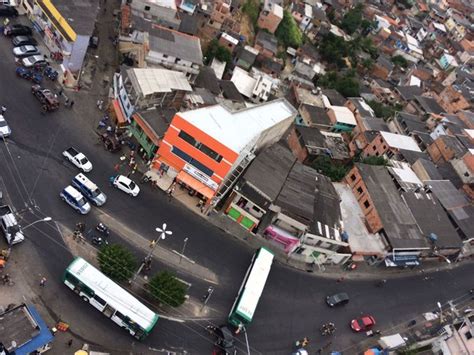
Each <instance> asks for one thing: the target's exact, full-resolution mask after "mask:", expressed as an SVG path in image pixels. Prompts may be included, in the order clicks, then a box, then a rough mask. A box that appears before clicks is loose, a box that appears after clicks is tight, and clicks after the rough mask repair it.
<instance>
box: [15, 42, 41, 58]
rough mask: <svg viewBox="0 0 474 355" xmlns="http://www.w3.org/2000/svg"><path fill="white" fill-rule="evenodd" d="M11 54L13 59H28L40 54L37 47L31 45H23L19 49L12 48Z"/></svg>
mask: <svg viewBox="0 0 474 355" xmlns="http://www.w3.org/2000/svg"><path fill="white" fill-rule="evenodd" d="M13 54H14V55H15V57H20V58H21V57H29V56H32V55H37V54H40V51H39V50H38V48H37V47H35V46H32V45H25V46H20V47H15V48H13Z"/></svg>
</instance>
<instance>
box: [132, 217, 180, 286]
mask: <svg viewBox="0 0 474 355" xmlns="http://www.w3.org/2000/svg"><path fill="white" fill-rule="evenodd" d="M166 227H167V225H166V223H163V225H162V226H161V228H160V227H156V228H155V230H156V231H157V232H158V233H160V235H159V236H158V238H156V239H155V240H152V241H151V243H150V252H149V253H148V255H147V256H146V257H145V259H144V260H143V261H142V263H141V265H140V267H139V268H138V270H137V272H136V273H135V275H133V281H135V279H136V278H137V277H138V275H139V274H140V272H141V271H142V269H143V267H144V266H145V263H146V262H147V261H148V260H151V256H152V255H153V251H154V250H155V248H156V246H157V245H158V242H159V241H160V239H165V238H166V236H167V235H172V234H173V232H172V231H170V230H166Z"/></svg>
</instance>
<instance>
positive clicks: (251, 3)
mask: <svg viewBox="0 0 474 355" xmlns="http://www.w3.org/2000/svg"><path fill="white" fill-rule="evenodd" d="M242 12H244V13H245V14H247V16H248V17H249V18H250V21H251V22H252V24H253V27H254V28H256V27H257V20H258V15H259V13H260V5H259V2H258V1H255V0H247V1H245V3H244V6H242Z"/></svg>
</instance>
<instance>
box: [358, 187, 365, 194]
mask: <svg viewBox="0 0 474 355" xmlns="http://www.w3.org/2000/svg"><path fill="white" fill-rule="evenodd" d="M357 192H358V193H360V194H361V193H363V192H364V190H362V187H360V186H359V187H358V188H357Z"/></svg>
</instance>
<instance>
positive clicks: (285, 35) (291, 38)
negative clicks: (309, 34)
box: [275, 10, 303, 48]
mask: <svg viewBox="0 0 474 355" xmlns="http://www.w3.org/2000/svg"><path fill="white" fill-rule="evenodd" d="M275 36H276V37H277V38H278V41H279V42H280V43H281V44H282V45H284V46H285V47H293V48H298V47H299V46H301V44H302V43H303V36H302V34H301V31H300V29H299V28H298V25H297V24H296V21H295V19H294V18H293V16H291V14H290V12H289V11H286V10H285V11H284V12H283V20H281V22H280V24H279V25H278V28H277V30H276V32H275Z"/></svg>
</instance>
